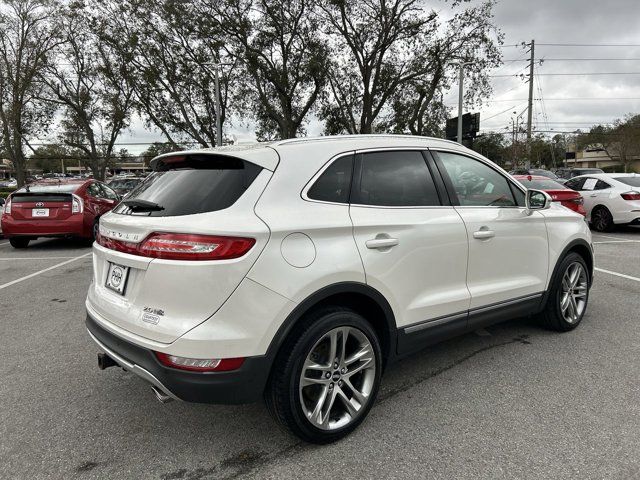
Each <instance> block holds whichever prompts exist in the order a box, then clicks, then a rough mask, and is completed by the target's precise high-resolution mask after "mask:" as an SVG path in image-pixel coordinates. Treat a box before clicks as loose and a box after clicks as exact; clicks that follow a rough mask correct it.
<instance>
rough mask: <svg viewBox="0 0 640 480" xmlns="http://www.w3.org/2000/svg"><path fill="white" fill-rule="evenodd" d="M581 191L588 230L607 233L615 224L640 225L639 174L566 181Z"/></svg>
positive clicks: (619, 174)
mask: <svg viewBox="0 0 640 480" xmlns="http://www.w3.org/2000/svg"><path fill="white" fill-rule="evenodd" d="M565 186H566V187H569V188H571V189H572V190H576V191H578V192H580V194H581V195H582V198H583V199H584V209H585V210H586V212H587V217H586V218H587V220H588V221H589V222H590V224H591V227H592V228H593V229H594V230H597V231H599V232H609V231H611V230H613V229H614V228H615V226H616V225H640V175H638V174H635V173H599V174H591V175H582V176H580V177H575V178H572V179H571V180H567V181H566V182H565Z"/></svg>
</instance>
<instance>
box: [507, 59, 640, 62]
mask: <svg viewBox="0 0 640 480" xmlns="http://www.w3.org/2000/svg"><path fill="white" fill-rule="evenodd" d="M638 60H640V58H536V59H535V61H536V62H540V61H542V62H573V61H579V62H622V61H638ZM502 61H503V62H527V61H529V59H528V58H518V59H516V58H513V59H507V60H502Z"/></svg>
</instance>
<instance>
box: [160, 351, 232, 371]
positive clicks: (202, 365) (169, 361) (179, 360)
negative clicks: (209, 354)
mask: <svg viewBox="0 0 640 480" xmlns="http://www.w3.org/2000/svg"><path fill="white" fill-rule="evenodd" d="M155 354H156V357H157V358H158V360H159V361H160V363H162V364H163V365H165V366H167V367H171V368H177V369H179V370H190V371H192V372H228V371H230V370H237V369H238V368H240V367H241V366H242V364H243V363H244V358H211V359H209V358H187V357H178V356H176V355H168V354H166V353H160V352H155Z"/></svg>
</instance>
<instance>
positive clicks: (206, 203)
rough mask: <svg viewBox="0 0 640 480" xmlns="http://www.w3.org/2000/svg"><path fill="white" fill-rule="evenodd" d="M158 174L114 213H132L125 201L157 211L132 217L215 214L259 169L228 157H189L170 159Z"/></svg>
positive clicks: (145, 212)
mask: <svg viewBox="0 0 640 480" xmlns="http://www.w3.org/2000/svg"><path fill="white" fill-rule="evenodd" d="M159 165H160V168H161V169H162V171H157V172H154V173H152V174H151V175H149V176H148V177H147V178H146V179H145V180H144V181H143V182H142V183H140V185H138V186H137V187H136V188H134V189H133V190H132V191H131V193H130V194H129V196H128V197H127V198H126V200H124V201H123V202H122V203H121V204H120V205H119V206H118V207H117V208H116V209H115V210H114V212H115V213H120V214H125V215H126V214H132V213H134V212H133V211H132V209H131V208H130V207H128V206H127V202H132V201H134V200H142V201H143V202H152V203H153V204H156V205H157V206H158V208H157V209H155V210H152V211H148V210H144V209H136V210H135V214H138V215H145V216H152V217H173V216H180V215H192V214H196V213H205V212H215V211H218V210H224V209H225V208H229V207H230V206H231V205H233V204H234V203H235V202H236V201H237V200H238V199H239V198H240V197H241V196H242V194H243V193H244V192H245V191H246V190H247V189H248V188H249V186H250V185H251V184H252V183H253V181H254V180H255V178H256V177H257V176H258V174H259V173H260V171H261V170H262V168H261V167H259V166H257V165H255V164H253V163H250V162H245V161H244V160H241V159H238V158H232V157H223V156H220V157H216V156H211V155H191V156H189V157H170V158H168V159H165V160H164V161H163V162H162V163H160V164H159Z"/></svg>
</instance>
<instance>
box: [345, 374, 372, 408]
mask: <svg viewBox="0 0 640 480" xmlns="http://www.w3.org/2000/svg"><path fill="white" fill-rule="evenodd" d="M344 383H345V385H346V386H347V387H349V390H351V391H352V392H353V396H354V398H355V399H356V400H357V401H358V403H359V404H360V405H364V402H366V401H367V395H365V394H364V393H362V392H361V391H360V390H358V389H357V388H356V387H354V386H353V384H352V383H351V380H350V379H349V378H345V379H344Z"/></svg>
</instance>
